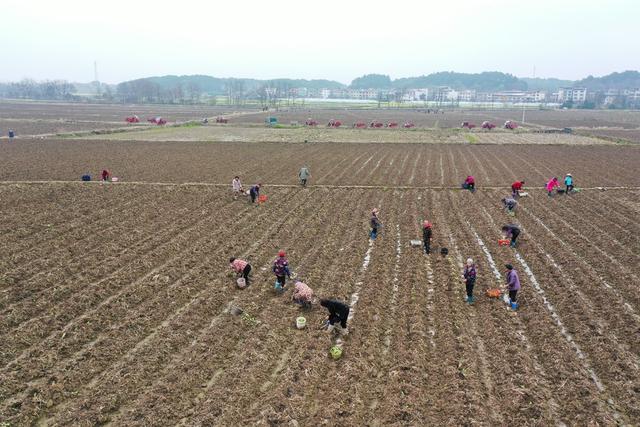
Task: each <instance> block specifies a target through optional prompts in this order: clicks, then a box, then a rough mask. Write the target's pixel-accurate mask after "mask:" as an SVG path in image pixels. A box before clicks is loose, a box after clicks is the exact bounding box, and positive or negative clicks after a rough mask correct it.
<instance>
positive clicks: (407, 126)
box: [402, 122, 416, 129]
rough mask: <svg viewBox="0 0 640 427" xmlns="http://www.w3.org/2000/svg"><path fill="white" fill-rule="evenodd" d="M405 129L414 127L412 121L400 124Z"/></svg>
mask: <svg viewBox="0 0 640 427" xmlns="http://www.w3.org/2000/svg"><path fill="white" fill-rule="evenodd" d="M402 126H403V127H404V128H405V129H410V128H414V127H416V125H415V124H414V123H413V122H405V124H404V125H402Z"/></svg>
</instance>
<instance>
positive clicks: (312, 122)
mask: <svg viewBox="0 0 640 427" xmlns="http://www.w3.org/2000/svg"><path fill="white" fill-rule="evenodd" d="M304 124H305V125H306V126H318V122H317V121H316V120H313V119H312V118H308V119H307V120H306V121H305V122H304Z"/></svg>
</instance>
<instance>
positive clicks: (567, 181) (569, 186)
mask: <svg viewBox="0 0 640 427" xmlns="http://www.w3.org/2000/svg"><path fill="white" fill-rule="evenodd" d="M564 185H565V186H566V187H567V189H566V192H567V195H569V194H571V191H573V177H572V176H571V174H570V173H568V174H567V175H566V176H565V177H564Z"/></svg>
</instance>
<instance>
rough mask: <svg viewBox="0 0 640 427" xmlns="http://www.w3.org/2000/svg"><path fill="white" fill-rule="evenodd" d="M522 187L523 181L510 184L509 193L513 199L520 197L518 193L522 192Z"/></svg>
mask: <svg viewBox="0 0 640 427" xmlns="http://www.w3.org/2000/svg"><path fill="white" fill-rule="evenodd" d="M523 186H524V179H523V180H521V181H516V182H514V183H513V184H511V193H512V194H513V197H514V198H516V197H520V192H521V191H522V187H523Z"/></svg>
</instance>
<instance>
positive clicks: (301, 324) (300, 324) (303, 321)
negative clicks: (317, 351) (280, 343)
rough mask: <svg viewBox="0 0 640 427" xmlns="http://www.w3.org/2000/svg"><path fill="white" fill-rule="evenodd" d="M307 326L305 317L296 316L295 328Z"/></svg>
mask: <svg viewBox="0 0 640 427" xmlns="http://www.w3.org/2000/svg"><path fill="white" fill-rule="evenodd" d="M306 326H307V319H306V318H304V317H303V316H300V317H298V318H296V328H298V329H304V328H305V327H306Z"/></svg>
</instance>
